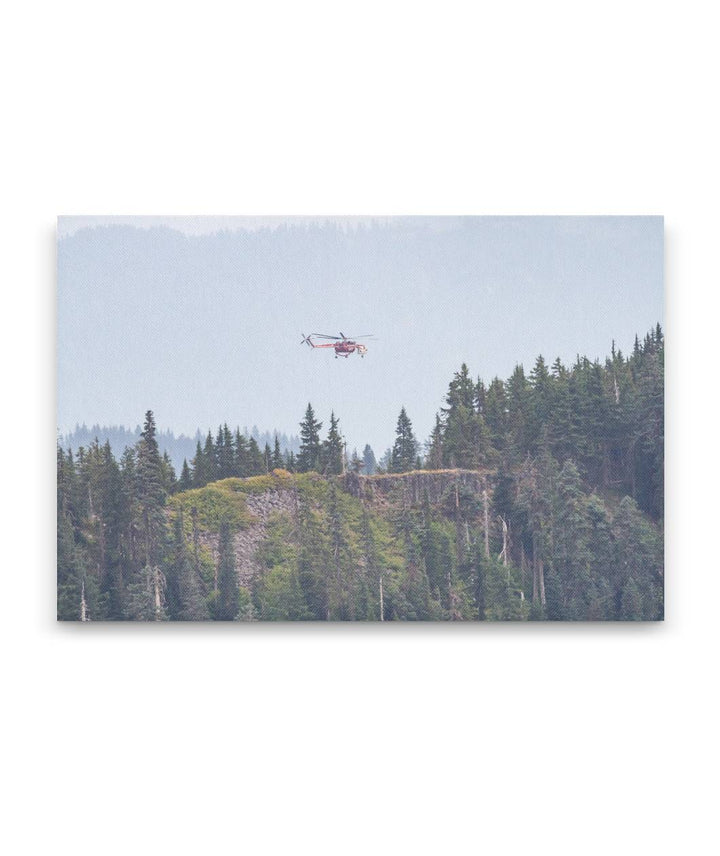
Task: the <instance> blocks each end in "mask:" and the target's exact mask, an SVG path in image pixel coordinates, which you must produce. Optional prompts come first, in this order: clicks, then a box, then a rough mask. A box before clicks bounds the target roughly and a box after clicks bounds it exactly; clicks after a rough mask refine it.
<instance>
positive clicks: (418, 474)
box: [343, 470, 489, 504]
mask: <svg viewBox="0 0 720 856" xmlns="http://www.w3.org/2000/svg"><path fill="white" fill-rule="evenodd" d="M486 479H487V474H486V473H484V472H481V471H479V470H415V471H414V472H411V473H397V474H389V475H382V476H359V475H356V474H355V473H347V474H346V475H345V476H343V487H344V488H345V490H346V491H347V492H348V493H350V494H352V495H353V496H357V497H359V498H364V499H365V500H366V501H368V502H377V503H380V504H384V503H385V502H387V501H388V499H389V498H390V496H391V494H395V495H397V494H401V495H402V493H403V492H404V493H405V497H406V501H407V502H408V503H412V504H416V503H419V502H422V499H423V494H424V492H425V491H427V494H428V499H429V501H430V502H431V503H437V502H439V501H440V499H441V497H442V495H443V494H444V493H445V491H446V490H447V489H448V488H450V487H452V486H454V485H456V484H457V485H461V486H464V487H468V488H469V489H470V490H472V491H474V492H476V493H477V494H478V495H479V494H481V493H482V490H483V487H484V486H485V480H486ZM488 486H489V485H488Z"/></svg>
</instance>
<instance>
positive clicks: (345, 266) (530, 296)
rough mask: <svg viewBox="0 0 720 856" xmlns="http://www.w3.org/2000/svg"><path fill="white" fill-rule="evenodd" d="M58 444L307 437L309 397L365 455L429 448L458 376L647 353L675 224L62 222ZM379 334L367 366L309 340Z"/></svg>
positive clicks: (568, 220)
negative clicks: (114, 430)
mask: <svg viewBox="0 0 720 856" xmlns="http://www.w3.org/2000/svg"><path fill="white" fill-rule="evenodd" d="M58 239H59V243H58V429H59V430H60V431H61V432H65V431H68V430H71V429H72V428H73V427H74V425H75V423H77V422H79V423H82V422H86V423H87V424H88V425H89V424H92V423H96V422H97V423H101V424H103V423H104V424H122V425H126V426H129V427H133V426H135V425H136V424H138V423H139V422H141V421H142V416H143V414H144V412H145V411H146V410H147V409H151V410H153V411H154V412H155V416H156V420H157V423H158V425H159V427H161V428H170V429H172V430H174V431H175V432H176V433H179V432H185V433H194V431H195V429H196V428H198V427H199V428H201V429H202V430H207V428H208V427H213V429H215V428H216V427H217V425H218V424H219V423H222V422H228V424H230V425H231V426H235V425H241V426H243V425H248V426H252V425H253V424H257V425H258V427H259V428H260V429H261V430H264V429H273V428H277V429H278V430H282V431H286V432H287V433H297V430H298V423H299V421H300V419H301V418H302V416H303V413H304V410H305V407H306V406H307V403H308V401H311V402H312V404H313V407H314V408H315V410H316V413H317V415H318V418H320V419H322V420H323V422H324V423H325V427H326V426H327V422H328V419H329V415H330V411H331V410H332V409H334V410H335V412H336V414H337V415H338V416H339V417H340V420H341V428H342V429H343V431H344V433H345V435H346V438H347V441H348V447H349V448H350V449H352V448H353V446H357V447H358V449H359V450H361V449H362V447H363V446H364V444H365V443H366V442H369V443H370V444H371V445H372V446H373V448H374V449H375V452H376V454H377V455H378V457H379V456H380V454H382V452H383V451H384V449H385V448H386V447H387V446H388V445H390V444H391V442H392V439H393V436H394V427H395V422H396V420H397V415H398V412H399V411H400V407H401V406H402V405H405V407H406V409H407V411H408V414H409V415H410V418H411V419H412V421H413V425H414V427H415V429H416V433H417V435H418V438H419V439H420V440H425V439H426V438H427V436H428V434H429V432H430V430H431V427H432V424H433V422H434V417H435V413H436V412H437V410H438V408H439V407H440V406H441V404H442V403H443V396H444V394H445V392H446V389H447V385H448V383H449V381H450V379H451V378H452V374H453V372H455V371H457V370H458V368H459V367H460V364H461V363H462V362H463V361H464V362H466V363H467V364H468V366H469V368H470V371H471V372H472V374H473V375H474V376H478V375H479V376H481V377H482V378H484V379H485V380H486V381H490V380H491V379H492V378H493V377H494V376H495V375H499V376H500V377H502V378H506V377H507V376H508V375H509V374H510V372H511V371H512V370H513V367H514V366H515V364H516V363H518V362H520V363H523V364H524V365H525V367H526V370H528V371H529V370H530V369H531V367H532V364H533V362H534V360H535V358H536V357H537V355H538V354H543V356H544V357H545V358H546V359H547V360H548V361H552V360H553V359H554V358H555V357H556V356H560V357H561V359H563V361H565V362H571V361H572V360H573V359H574V358H575V356H576V354H578V353H581V354H587V355H588V356H589V357H590V358H595V357H601V358H602V357H604V356H605V355H606V354H607V353H608V352H609V350H610V346H611V342H612V340H613V339H615V341H616V343H617V345H618V347H620V348H621V349H623V350H625V351H626V350H629V349H630V348H631V346H632V343H633V339H634V336H635V334H636V333H638V334H639V335H640V336H641V337H642V335H644V333H645V332H647V330H648V329H649V328H650V327H651V326H653V325H654V324H655V323H656V322H658V321H660V322H661V323H663V321H664V317H663V223H662V218H660V217H401V218H387V217H381V218H370V217H248V218H242V217H95V216H93V217H61V218H59V220H58ZM340 330H342V331H343V332H344V333H346V334H348V335H360V334H364V333H374V334H375V335H376V336H377V341H375V342H370V343H369V347H370V350H369V353H368V355H367V356H366V357H365V359H363V360H361V359H359V358H358V357H357V356H352V357H350V358H349V359H347V360H345V359H338V360H336V359H334V357H333V356H332V352H327V351H318V350H315V351H313V350H310V349H309V348H307V347H306V346H301V345H300V334H301V333H311V332H321V333H328V334H337V333H338V331H340Z"/></svg>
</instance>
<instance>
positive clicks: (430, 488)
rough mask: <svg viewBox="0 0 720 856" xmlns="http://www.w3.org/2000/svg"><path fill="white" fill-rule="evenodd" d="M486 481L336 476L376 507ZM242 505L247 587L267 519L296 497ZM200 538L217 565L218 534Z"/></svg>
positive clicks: (447, 473) (252, 499) (436, 475)
mask: <svg viewBox="0 0 720 856" xmlns="http://www.w3.org/2000/svg"><path fill="white" fill-rule="evenodd" d="M486 478H487V474H486V473H484V472H480V471H478V470H434V471H427V470H417V471H415V472H411V473H398V474H394V475H380V476H358V475H356V474H355V473H347V474H346V475H344V476H337V479H338V481H339V483H340V485H341V486H342V488H343V489H344V490H346V491H347V492H348V493H349V494H351V495H352V496H355V497H357V498H362V499H364V500H365V501H366V502H370V503H373V504H376V505H389V504H391V503H393V502H398V501H399V499H400V497H404V501H405V502H407V503H409V504H418V503H420V502H422V500H423V495H424V492H425V491H427V494H428V499H429V501H430V502H431V503H439V502H440V501H441V499H442V497H443V494H444V493H445V492H446V491H447V490H448V489H449V488H452V487H453V486H454V485H460V486H465V487H467V488H469V489H470V490H472V491H473V492H475V493H477V494H478V495H480V494H481V493H482V490H483V487H484V486H485V484H486V481H485V480H486ZM490 486H491V485H490V484H489V480H488V487H490ZM245 503H246V507H247V510H248V512H249V513H250V516H251V522H250V525H249V526H248V527H247V528H245V529H241V530H239V531H238V532H236V533H235V535H234V536H233V546H234V550H235V567H236V568H237V572H238V577H239V580H240V585H243V586H250V585H251V583H252V579H253V577H255V576H256V575H257V574H258V573H260V571H261V570H262V569H261V566H260V563H259V562H258V560H257V551H258V548H259V547H260V545H261V544H262V542H263V540H264V539H265V535H266V532H267V524H268V521H269V519H270V517H271V516H272V515H273V514H277V513H279V512H287V513H289V514H295V513H296V512H297V495H296V494H295V493H294V491H292V490H288V489H285V488H279V489H277V490H267V491H264V492H263V493H256V494H254V493H248V494H246V495H245ZM199 538H200V543H201V544H203V545H204V546H206V547H209V548H210V550H211V551H212V555H213V559H214V560H215V562H217V559H218V536H217V534H210V533H207V532H203V533H200V536H199Z"/></svg>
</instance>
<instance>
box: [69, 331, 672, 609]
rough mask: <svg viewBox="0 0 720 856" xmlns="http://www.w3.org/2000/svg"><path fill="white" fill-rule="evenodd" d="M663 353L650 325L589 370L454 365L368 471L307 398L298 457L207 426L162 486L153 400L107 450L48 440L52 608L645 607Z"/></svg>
mask: <svg viewBox="0 0 720 856" xmlns="http://www.w3.org/2000/svg"><path fill="white" fill-rule="evenodd" d="M663 353H664V341H663V337H662V332H661V330H660V328H659V327H657V328H656V329H655V330H653V331H652V333H650V334H648V336H646V338H645V340H644V342H642V343H641V342H640V341H636V345H635V348H634V350H633V353H632V354H631V355H630V356H629V357H628V358H626V357H624V356H623V355H622V354H621V353H620V352H616V351H615V349H614V348H613V349H612V354H611V356H610V357H608V359H607V360H606V361H605V363H604V364H600V363H599V362H594V363H592V362H590V361H588V360H587V359H585V358H578V360H577V361H576V363H575V364H574V365H573V366H572V367H570V368H567V367H565V366H563V365H562V364H561V363H560V361H559V360H558V361H556V362H555V363H554V364H553V365H552V367H551V368H550V369H548V368H547V366H546V364H545V362H544V360H543V359H542V358H538V360H537V362H536V364H535V366H534V368H533V371H532V372H531V374H530V375H529V377H526V376H525V374H524V372H523V369H522V367H520V366H518V367H517V368H516V370H515V372H514V373H513V375H512V377H511V378H510V379H508V380H507V381H505V382H502V381H500V380H499V379H497V378H495V379H494V380H493V381H492V382H490V384H488V385H486V384H485V383H483V381H481V380H479V379H477V380H472V379H471V377H470V374H469V371H468V369H467V367H466V366H462V367H461V369H460V370H459V371H458V372H457V373H456V375H455V376H454V378H453V379H452V381H451V383H450V386H449V389H448V393H447V395H446V398H445V406H444V407H443V408H442V410H441V411H440V412H439V413H438V416H437V420H436V426H435V429H434V431H433V434H432V436H431V438H430V439H429V441H428V443H427V444H426V446H425V448H424V449H421V447H420V446H419V444H418V443H417V440H416V439H415V437H414V434H413V430H412V423H411V421H410V418H409V416H408V414H407V413H406V412H405V409H404V408H403V409H402V410H401V412H400V416H399V418H398V423H397V427H396V438H395V443H394V445H393V447H392V449H391V450H390V451H389V453H388V454H387V455H386V456H385V459H384V460H383V461H382V467H378V465H377V463H376V462H375V460H374V455H373V454H372V450H370V454H368V448H369V447H367V448H366V452H365V454H364V456H363V458H362V459H360V458H358V457H356V456H355V457H354V459H353V460H351V461H348V460H347V458H346V454H345V450H344V447H343V444H342V435H341V433H340V429H339V420H338V419H337V418H336V417H335V414H332V416H331V419H330V426H329V431H328V434H327V437H326V439H325V440H321V439H320V430H321V427H322V425H321V423H320V422H318V421H317V420H316V418H315V414H314V412H313V410H312V407H311V405H308V408H307V410H306V413H305V418H304V420H303V422H302V424H301V426H300V437H301V443H300V451H299V453H298V455H297V456H295V455H294V454H292V453H290V454H287V455H283V454H282V453H281V451H280V449H279V444H277V443H276V448H275V449H274V450H272V449H270V448H269V446H267V447H266V450H265V453H264V455H262V459H261V458H260V456H258V454H257V451H256V450H249V449H248V447H247V445H246V444H244V443H243V441H242V440H239V441H238V439H237V438H238V436H240V437H241V436H242V435H239V434H236V435H235V436H233V434H232V433H231V432H229V431H228V430H227V428H226V427H225V428H223V427H221V428H220V429H219V431H218V435H217V437H216V438H215V439H213V438H212V436H209V438H208V441H207V442H206V444H205V446H204V448H203V447H200V446H199V445H198V447H197V450H196V456H195V458H194V459H193V461H192V462H191V463H190V464H188V463H187V462H185V465H184V467H183V472H182V473H181V477H180V479H179V480H178V479H176V477H175V473H174V471H173V468H172V465H171V463H170V461H169V459H168V458H167V456H165V457H163V456H161V455H160V453H159V450H158V444H157V439H156V429H155V423H154V418H153V415H152V413H150V412H148V413H147V414H146V417H145V424H144V428H143V431H142V433H141V436H140V439H139V441H138V442H137V443H136V444H135V445H134V446H132V447H128V448H127V449H126V450H125V452H124V453H123V455H122V457H121V458H120V460H119V461H116V459H115V457H114V456H113V453H112V451H111V448H110V445H109V444H108V443H106V444H105V445H103V446H101V445H100V444H99V443H98V442H97V441H95V442H93V443H91V444H90V445H89V447H87V448H81V449H79V450H78V452H77V454H76V455H73V453H72V452H66V451H64V450H63V449H62V448H60V447H59V448H58V617H59V618H60V619H66V620H103V619H109V620H122V619H129V620H162V619H170V620H204V619H214V620H253V619H260V620H349V621H352V620H386V621H387V620H437V619H439V620H525V619H530V620H543V619H548V620H643V619H644V620H652V619H658V618H661V617H662V615H663V537H662V508H663ZM371 456H372V457H371ZM369 462H371V464H370V463H369ZM262 469H264V472H261V473H260V474H255V475H250V474H248V470H249V471H250V473H252V472H255V473H257V472H258V470H262ZM378 469H380V470H382V471H381V472H378ZM369 471H370V472H373V473H374V474H373V475H367V474H363V473H367V472H369Z"/></svg>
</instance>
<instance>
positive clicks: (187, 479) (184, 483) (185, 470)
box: [178, 458, 193, 491]
mask: <svg viewBox="0 0 720 856" xmlns="http://www.w3.org/2000/svg"><path fill="white" fill-rule="evenodd" d="M192 486H193V479H192V473H191V472H190V467H189V466H188V462H187V458H184V459H183V465H182V471H181V473H180V479H179V480H178V490H179V491H183V490H190V489H191V488H192Z"/></svg>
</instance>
